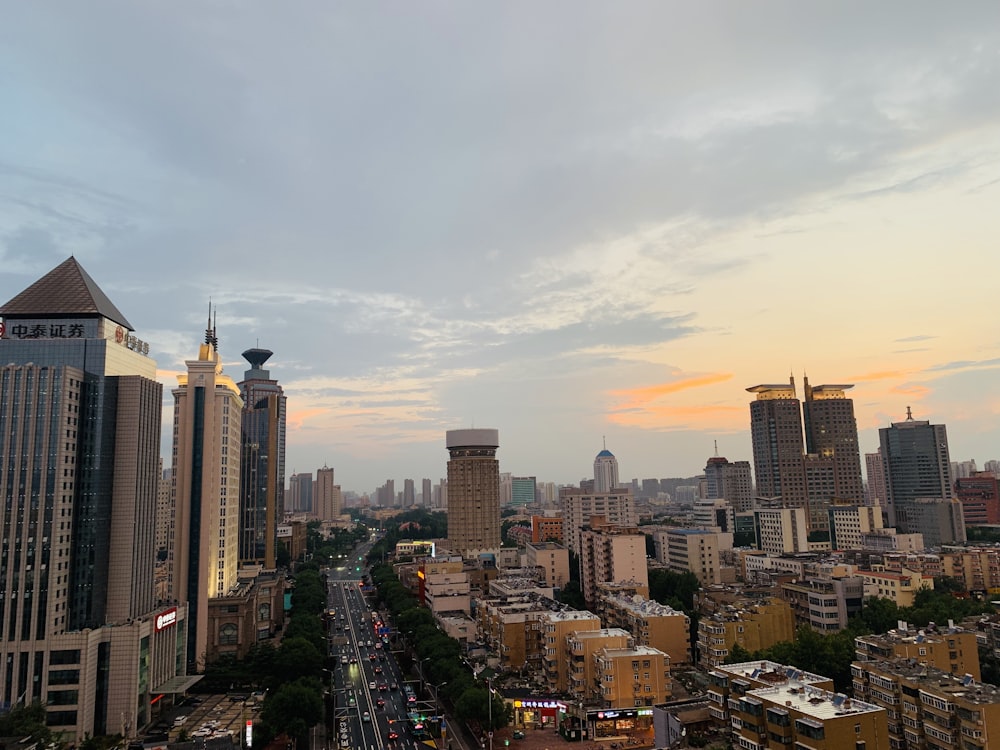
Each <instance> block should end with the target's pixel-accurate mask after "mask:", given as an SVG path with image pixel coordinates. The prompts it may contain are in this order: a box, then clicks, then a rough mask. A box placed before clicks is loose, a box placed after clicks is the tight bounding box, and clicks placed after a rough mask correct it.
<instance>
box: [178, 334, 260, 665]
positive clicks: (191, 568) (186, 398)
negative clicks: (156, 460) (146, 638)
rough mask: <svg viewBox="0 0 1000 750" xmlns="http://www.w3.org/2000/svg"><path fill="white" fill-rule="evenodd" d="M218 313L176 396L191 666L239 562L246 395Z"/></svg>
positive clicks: (182, 570) (181, 587)
mask: <svg viewBox="0 0 1000 750" xmlns="http://www.w3.org/2000/svg"><path fill="white" fill-rule="evenodd" d="M218 344H219V342H218V339H217V338H216V335H215V326H214V323H213V322H212V320H211V318H210V319H209V323H208V327H207V328H206V329H205V343H203V344H202V345H201V346H200V348H199V350H198V358H197V359H191V360H187V362H185V365H186V366H187V373H185V374H183V375H178V376H177V381H178V385H177V387H176V388H175V389H174V390H173V394H174V446H173V463H174V536H173V546H172V549H171V550H170V554H169V557H168V560H169V563H170V568H169V571H170V572H169V576H168V580H169V583H170V589H171V591H172V593H173V596H174V598H175V599H177V600H178V601H186V602H188V603H189V607H190V613H189V621H190V624H189V628H188V652H187V658H188V665H189V667H192V668H194V667H196V666H198V665H204V661H205V658H206V655H207V653H208V645H209V633H208V600H209V599H213V598H217V597H221V596H225V595H227V594H229V593H230V591H231V590H232V588H233V586H234V585H235V584H236V581H237V577H236V572H237V569H238V564H239V539H240V535H239V518H240V466H241V461H240V449H241V446H242V440H241V435H240V432H241V424H240V423H241V419H240V417H241V414H242V411H243V399H242V398H241V397H240V390H239V388H238V387H237V385H236V383H234V382H233V379H232V378H230V377H229V376H228V375H224V374H223V372H222V359H221V357H220V356H219V350H218Z"/></svg>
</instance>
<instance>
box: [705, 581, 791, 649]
mask: <svg viewBox="0 0 1000 750" xmlns="http://www.w3.org/2000/svg"><path fill="white" fill-rule="evenodd" d="M710 595H711V594H710V593H709V594H708V596H710ZM794 638H795V618H794V617H793V615H792V608H791V607H790V606H789V604H788V602H786V601H783V600H782V599H780V598H778V597H770V598H766V597H765V598H761V597H756V598H746V599H744V600H742V601H739V602H736V603H734V604H730V605H726V606H724V607H720V608H718V609H716V610H715V611H714V612H712V613H711V614H703V615H702V616H701V618H700V619H699V620H698V662H699V664H701V665H702V666H703V667H705V666H708V667H717V666H719V665H721V664H723V663H725V661H726V659H727V658H729V652H730V649H732V648H733V646H734V645H739V646H740V647H741V648H744V649H746V650H747V651H750V652H754V651H760V650H763V649H765V648H770V647H771V646H773V645H774V644H775V643H779V642H781V641H791V640H793V639H794Z"/></svg>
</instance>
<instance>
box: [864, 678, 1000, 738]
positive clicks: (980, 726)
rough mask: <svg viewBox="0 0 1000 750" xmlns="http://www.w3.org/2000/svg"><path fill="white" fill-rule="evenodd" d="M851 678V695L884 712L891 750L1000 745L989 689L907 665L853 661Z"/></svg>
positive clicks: (997, 704) (999, 702)
mask: <svg viewBox="0 0 1000 750" xmlns="http://www.w3.org/2000/svg"><path fill="white" fill-rule="evenodd" d="M851 676H852V682H853V691H854V695H855V697H856V698H860V699H863V700H867V701H871V702H872V703H874V704H876V705H878V706H881V707H883V709H884V710H885V712H886V715H887V717H888V726H887V730H888V743H887V744H886V745H884V746H886V747H889V748H891V750H913V749H916V748H928V749H929V750H938V749H940V750H952V749H953V748H954V749H955V750H959V749H960V750H987V748H989V747H991V746H992V747H1000V688H998V687H996V686H995V685H988V684H984V683H980V682H978V681H977V680H975V678H973V677H972V675H962V676H959V675H952V674H948V673H947V672H942V671H941V670H939V669H934V668H933V667H928V666H925V665H922V664H915V663H911V662H910V661H863V662H854V663H853V664H852V665H851ZM991 738H992V739H991Z"/></svg>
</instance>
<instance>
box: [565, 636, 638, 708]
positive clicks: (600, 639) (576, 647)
mask: <svg viewBox="0 0 1000 750" xmlns="http://www.w3.org/2000/svg"><path fill="white" fill-rule="evenodd" d="M634 645H635V641H634V640H633V638H632V636H631V635H630V634H629V633H628V631H626V630H623V629H622V628H601V629H600V630H578V631H575V632H573V633H570V634H569V635H568V636H566V642H565V644H564V655H563V658H564V659H565V660H566V662H567V664H568V683H567V690H568V692H569V693H570V694H571V695H572V696H573V697H574V698H576V699H577V700H581V701H590V700H592V699H593V692H594V680H595V669H596V661H595V658H594V657H595V656H596V655H597V654H598V653H599V652H600V651H602V650H603V649H623V648H632V647H633V646H634Z"/></svg>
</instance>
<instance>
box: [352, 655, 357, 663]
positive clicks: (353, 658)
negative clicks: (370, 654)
mask: <svg viewBox="0 0 1000 750" xmlns="http://www.w3.org/2000/svg"><path fill="white" fill-rule="evenodd" d="M357 663H358V657H356V656H352V657H351V664H357Z"/></svg>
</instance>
